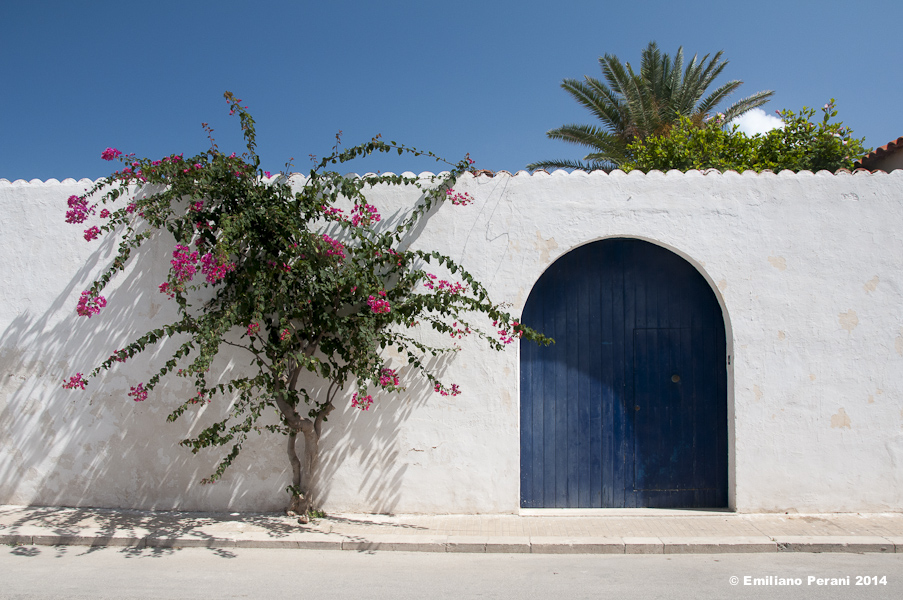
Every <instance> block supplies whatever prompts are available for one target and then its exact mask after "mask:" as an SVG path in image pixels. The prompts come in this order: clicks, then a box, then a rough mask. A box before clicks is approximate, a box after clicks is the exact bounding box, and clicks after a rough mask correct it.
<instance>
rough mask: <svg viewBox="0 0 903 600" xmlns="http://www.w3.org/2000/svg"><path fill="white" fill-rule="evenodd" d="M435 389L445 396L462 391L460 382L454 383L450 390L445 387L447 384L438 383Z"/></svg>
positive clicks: (454, 394)
mask: <svg viewBox="0 0 903 600" xmlns="http://www.w3.org/2000/svg"><path fill="white" fill-rule="evenodd" d="M433 391H435V392H438V393H439V394H441V395H443V396H457V395H458V394H460V393H461V388H459V387H458V384H456V383H453V384H452V386H451V390H448V389H446V388H445V386H443V385H441V384H438V383H437V384H436V385H435V387H433Z"/></svg>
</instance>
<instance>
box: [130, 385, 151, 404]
mask: <svg viewBox="0 0 903 600" xmlns="http://www.w3.org/2000/svg"><path fill="white" fill-rule="evenodd" d="M129 397H130V398H134V399H135V402H143V401H144V400H147V390H146V389H144V384H143V383H139V384H138V385H136V386H135V387H133V388H131V391H130V392H129Z"/></svg>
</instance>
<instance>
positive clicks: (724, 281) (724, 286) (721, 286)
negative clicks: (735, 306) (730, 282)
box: [718, 279, 727, 292]
mask: <svg viewBox="0 0 903 600" xmlns="http://www.w3.org/2000/svg"><path fill="white" fill-rule="evenodd" d="M718 289H719V290H721V291H722V292H723V291H724V290H726V289H727V279H722V280H721V281H719V282H718Z"/></svg>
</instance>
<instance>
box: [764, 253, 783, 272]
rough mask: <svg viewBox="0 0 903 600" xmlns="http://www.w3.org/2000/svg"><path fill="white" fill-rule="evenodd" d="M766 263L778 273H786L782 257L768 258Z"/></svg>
mask: <svg viewBox="0 0 903 600" xmlns="http://www.w3.org/2000/svg"><path fill="white" fill-rule="evenodd" d="M768 262H770V263H771V266H772V267H774V268H775V269H777V270H778V271H786V270H787V261H786V260H785V259H784V257H783V256H769V257H768Z"/></svg>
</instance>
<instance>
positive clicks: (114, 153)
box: [100, 148, 122, 160]
mask: <svg viewBox="0 0 903 600" xmlns="http://www.w3.org/2000/svg"><path fill="white" fill-rule="evenodd" d="M120 156H122V152H120V151H119V150H117V149H116V148H107V149H106V150H104V151H103V152H101V154H100V157H101V158H102V159H104V160H115V159H117V158H119V157H120Z"/></svg>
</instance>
